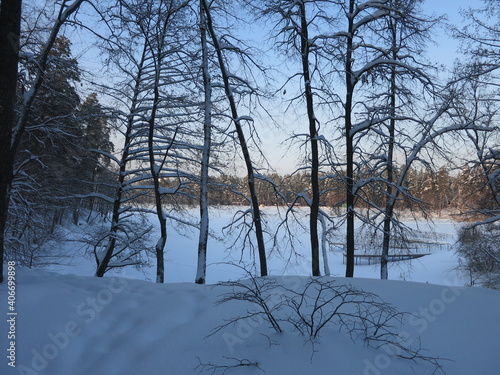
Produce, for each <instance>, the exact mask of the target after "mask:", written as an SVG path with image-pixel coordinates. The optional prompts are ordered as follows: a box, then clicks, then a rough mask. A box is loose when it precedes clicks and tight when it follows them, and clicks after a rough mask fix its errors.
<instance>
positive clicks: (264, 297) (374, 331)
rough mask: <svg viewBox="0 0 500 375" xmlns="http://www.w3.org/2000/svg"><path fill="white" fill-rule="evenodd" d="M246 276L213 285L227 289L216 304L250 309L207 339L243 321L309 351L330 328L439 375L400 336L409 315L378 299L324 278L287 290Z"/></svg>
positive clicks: (436, 366) (419, 351)
mask: <svg viewBox="0 0 500 375" xmlns="http://www.w3.org/2000/svg"><path fill="white" fill-rule="evenodd" d="M245 271H246V270H245ZM246 273H247V275H248V277H249V278H248V279H247V280H238V281H229V282H222V283H219V284H217V285H218V286H225V287H231V288H232V290H231V291H230V292H228V293H224V294H223V295H222V296H221V298H220V299H219V300H218V301H217V304H222V303H227V302H230V301H246V302H249V303H250V304H251V305H252V307H253V308H252V309H248V310H247V311H246V313H245V314H242V315H240V316H237V317H232V318H229V319H228V320H226V321H225V323H224V324H222V325H220V326H218V327H216V328H215V329H213V330H212V332H211V333H210V335H209V336H212V335H214V334H215V333H217V332H219V331H221V330H222V329H224V328H226V327H228V326H230V325H234V324H236V323H237V322H239V321H241V320H244V319H253V320H254V321H255V320H257V319H261V320H262V319H263V320H265V321H267V322H268V323H270V326H271V328H273V330H274V331H275V332H277V333H282V332H285V333H286V332H288V331H290V332H298V333H299V334H300V335H302V336H304V337H306V338H307V339H308V340H310V342H311V343H312V344H313V351H315V350H316V349H315V345H316V343H318V341H319V339H320V335H321V334H323V333H326V331H328V328H334V329H336V330H338V331H342V332H346V333H347V334H348V335H349V336H350V337H351V339H352V340H353V342H356V341H358V340H359V339H361V340H363V341H364V342H365V343H366V344H367V345H368V346H371V347H373V348H375V349H384V350H385V351H386V352H390V353H393V354H394V356H395V357H398V358H402V359H406V360H411V361H415V362H419V361H420V362H426V363H429V364H431V365H432V366H433V367H434V372H433V373H436V372H437V371H441V372H442V373H444V371H443V370H442V365H441V363H440V360H441V359H440V358H438V357H433V356H428V355H426V354H425V350H424V349H422V347H421V346H420V342H419V343H418V346H412V345H410V342H409V341H408V340H407V339H406V338H405V337H404V336H402V335H400V332H402V327H403V322H404V320H405V318H406V317H407V315H409V314H407V313H403V312H399V311H398V310H397V309H396V308H395V307H394V306H392V305H391V304H390V303H387V302H385V301H384V300H382V299H381V298H380V297H379V296H378V295H376V294H374V293H371V292H366V291H364V290H362V289H360V288H358V287H355V286H352V285H350V284H340V283H338V282H337V281H336V280H333V279H331V278H328V277H312V278H309V279H307V281H306V282H305V283H304V284H303V286H302V287H298V288H288V287H285V286H284V285H282V284H281V283H279V279H274V278H268V277H265V278H261V277H255V276H252V275H251V274H250V272H248V271H246ZM301 284H302V283H301ZM288 327H290V329H287V328H288Z"/></svg>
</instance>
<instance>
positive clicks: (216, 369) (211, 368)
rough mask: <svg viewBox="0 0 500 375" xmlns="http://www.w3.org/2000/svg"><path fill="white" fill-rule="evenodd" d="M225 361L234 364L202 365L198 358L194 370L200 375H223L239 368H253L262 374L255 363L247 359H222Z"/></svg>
mask: <svg viewBox="0 0 500 375" xmlns="http://www.w3.org/2000/svg"><path fill="white" fill-rule="evenodd" d="M224 359H226V360H230V361H233V362H234V363H232V364H228V365H216V364H212V363H210V362H209V363H202V362H201V360H200V358H198V362H200V364H199V365H198V366H196V370H198V372H199V373H202V372H204V371H207V372H210V374H211V375H214V374H217V373H220V374H221V375H224V374H225V373H226V372H228V371H230V370H234V369H237V368H239V367H254V368H257V369H259V370H260V371H262V372H264V370H262V369H261V368H260V367H259V364H258V363H257V362H252V361H250V360H248V359H238V358H229V357H224Z"/></svg>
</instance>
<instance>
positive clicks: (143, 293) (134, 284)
mask: <svg viewBox="0 0 500 375" xmlns="http://www.w3.org/2000/svg"><path fill="white" fill-rule="evenodd" d="M226 222H227V213H218V214H217V215H215V216H214V217H213V218H212V227H213V228H214V230H218V229H220V228H221V227H222V226H224V225H225V224H226ZM435 229H436V231H437V232H441V233H443V234H451V235H453V233H454V227H453V224H452V223H451V222H449V221H437V222H436V228H435ZM298 233H299V234H300V231H298ZM301 235H302V241H303V246H304V248H306V249H307V235H305V234H304V233H302V234H301ZM226 237H227V238H228V237H230V236H229V235H227V236H226ZM299 237H300V236H299ZM442 238H448V239H449V241H450V243H453V241H454V239H453V236H450V237H447V236H442ZM195 244H196V236H192V238H189V237H185V236H179V235H176V234H175V233H174V232H172V231H171V233H170V237H169V245H167V246H168V252H167V258H168V259H167V263H166V279H167V283H166V284H163V285H158V284H154V283H152V282H149V281H144V280H138V279H141V278H142V279H144V278H145V277H150V278H151V279H153V276H152V275H153V274H154V272H153V271H152V270H151V271H149V270H148V271H147V272H146V273H145V274H143V273H141V272H138V271H135V270H133V269H126V270H124V271H123V272H122V273H121V274H120V275H109V276H107V277H104V278H102V279H99V278H95V277H91V276H83V275H91V274H92V271H93V268H92V267H93V263H92V261H91V259H87V260H86V259H84V258H82V257H81V254H79V253H78V251H81V250H79V249H78V248H76V247H75V250H74V251H75V257H74V259H73V267H59V269H58V270H57V271H58V273H49V272H46V271H41V270H28V269H22V268H20V267H16V270H15V272H16V275H15V279H16V295H15V305H14V307H15V312H16V313H17V315H7V314H8V307H9V306H12V305H9V304H8V300H7V285H6V284H2V285H0V296H1V298H0V306H1V307H0V311H2V313H3V315H4V318H3V319H1V320H0V347H1V348H2V350H3V352H4V355H3V356H2V359H0V374H2V375H3V374H6V375H10V374H30V375H33V374H34V375H39V374H44V375H68V374H69V375H115V374H116V375H118V374H124V375H125V374H130V375H138V374H147V375H166V374H168V375H187V374H198V373H200V374H222V373H224V370H227V371H226V372H225V374H228V375H229V374H236V375H238V374H262V373H265V374H273V375H285V374H286V375H295V374H297V375H304V374H307V375H308V374H318V375H323V374H325V375H326V374H328V375H329V374H338V375H354V374H355V375H365V374H367V375H376V374H384V375H404V374H417V375H420V374H422V375H423V374H430V373H432V371H433V367H432V366H430V365H429V364H428V363H425V362H421V361H410V360H403V359H401V358H398V357H396V356H395V355H394V353H395V351H394V350H391V348H390V347H386V348H385V349H384V348H381V349H375V348H373V347H369V346H367V345H366V344H365V342H364V341H363V340H362V338H361V337H359V338H357V339H354V340H353V339H352V338H351V337H350V336H349V335H348V334H347V333H346V332H345V331H339V329H338V326H335V325H331V326H327V327H326V328H325V329H324V331H322V334H321V336H320V338H319V340H318V341H317V342H315V343H314V346H313V345H312V343H311V342H310V341H309V340H308V339H307V337H304V336H300V335H298V334H297V333H296V332H294V331H293V329H291V327H287V328H286V329H285V332H283V333H281V334H278V333H275V332H274V331H273V330H272V329H271V328H270V327H269V324H268V323H266V322H262V321H261V320H257V321H252V320H250V319H245V320H241V321H239V322H238V323H236V324H235V325H229V326H228V327H226V328H224V329H222V330H220V331H219V332H217V333H216V334H214V335H212V336H210V337H208V338H206V336H207V335H208V334H209V333H210V332H211V331H212V330H213V329H214V328H216V327H217V326H220V325H222V324H224V323H225V319H230V318H235V317H238V316H243V315H244V314H246V312H247V311H248V309H251V308H252V306H251V305H250V304H249V303H247V302H244V301H237V302H236V301H231V302H228V303H225V304H221V305H217V304H216V303H215V302H216V301H217V300H218V299H219V298H220V296H221V294H223V293H225V292H228V291H230V290H231V289H230V288H229V287H222V286H217V287H214V286H210V285H208V286H201V285H196V284H194V283H192V280H193V279H194V275H195V269H196V254H195V253H196V246H195ZM211 245H212V246H211V248H210V249H211V252H210V253H209V262H210V263H212V265H211V266H210V267H209V269H208V281H209V282H211V283H213V282H215V281H218V280H225V279H230V278H235V277H238V276H239V275H240V271H241V270H239V269H238V268H237V267H234V266H229V265H227V264H214V263H218V262H227V261H228V260H229V261H235V260H238V259H239V252H238V253H236V252H234V253H231V252H230V251H228V250H227V249H226V247H225V245H224V244H223V243H219V242H217V241H215V240H212V243H211ZM303 255H304V258H305V260H303V264H300V261H299V263H298V264H288V265H286V263H285V262H284V260H283V259H282V258H281V257H278V256H274V257H272V258H271V261H270V270H271V274H272V275H273V276H272V277H276V281H277V283H278V284H281V285H285V286H287V287H289V288H292V289H294V290H301V288H302V287H303V285H304V283H305V282H306V281H307V275H308V274H309V268H310V267H309V264H308V263H307V257H308V254H307V251H304V252H303ZM244 259H246V260H248V257H246V256H245V257H244ZM329 262H330V268H331V270H332V274H334V276H335V277H333V279H334V280H336V282H337V283H338V284H339V285H340V284H345V283H351V284H352V285H353V286H355V287H359V288H362V289H363V290H365V291H369V292H373V293H376V294H378V295H379V296H380V297H381V298H382V299H383V300H385V301H386V302H388V303H391V304H393V305H394V306H395V307H396V308H397V309H398V310H399V311H401V312H408V313H411V314H413V315H408V316H406V318H405V319H404V324H403V326H397V327H395V328H394V330H393V331H394V333H395V334H396V335H397V337H401V338H405V340H406V343H411V344H412V346H413V347H418V346H419V345H421V347H422V348H424V349H426V350H428V351H426V352H422V353H424V354H425V355H429V356H432V357H440V358H443V359H442V360H441V364H442V365H443V370H444V372H445V373H446V374H449V375H475V374H481V375H497V374H499V369H500V356H499V355H498V348H500V335H499V327H500V314H499V311H500V292H498V291H492V290H487V289H482V288H468V287H462V286H459V285H463V284H464V283H465V281H466V280H464V279H462V278H461V277H459V274H458V273H457V272H456V271H455V270H454V269H455V267H456V266H457V260H456V258H455V256H454V252H453V251H446V250H441V251H438V252H435V253H433V254H432V255H428V256H425V257H423V258H420V259H419V260H417V261H415V260H414V261H412V262H411V266H409V263H408V262H401V263H398V264H396V263H393V264H392V265H391V268H390V270H389V272H390V276H391V278H392V279H393V280H390V281H382V280H376V279H377V278H378V272H379V270H378V267H377V266H376V265H375V266H374V265H359V266H357V267H356V269H355V274H356V276H357V277H356V278H354V279H350V280H347V279H344V278H342V277H339V276H338V275H342V274H343V273H344V268H343V267H344V266H343V265H342V255H341V250H335V251H334V252H333V253H331V254H329ZM54 270H55V268H54ZM68 273H74V274H76V275H70V274H68ZM295 275H297V276H295ZM403 280H406V281H403ZM409 280H411V281H419V282H409ZM427 283H429V284H427ZM270 293H275V294H276V295H279V293H280V290H278V289H276V290H273V291H271V292H270ZM272 301H273V299H271V302H272ZM278 314H279V312H278ZM13 317H15V319H12V318H13ZM9 319H10V321H8V320H9ZM9 332H10V334H11V337H12V334H15V338H9V337H8V336H9ZM10 341H12V342H13V343H14V345H13V346H14V348H13V347H12V345H11V342H10ZM9 349H10V350H9ZM6 353H7V354H6ZM9 354H15V358H14V357H12V358H10V359H9V358H8V356H9ZM13 359H15V366H16V367H15V368H14V367H11V366H9V365H8V364H9V362H11V363H12V360H13ZM238 361H243V362H238ZM246 361H248V363H254V364H256V365H258V367H259V368H257V367H254V366H240V367H229V368H226V367H224V366H234V365H235V364H237V363H243V364H244V363H247V362H246ZM200 364H204V365H205V367H203V366H200ZM214 366H215V367H214ZM438 373H440V372H438Z"/></svg>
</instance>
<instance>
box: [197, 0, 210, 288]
mask: <svg viewBox="0 0 500 375" xmlns="http://www.w3.org/2000/svg"><path fill="white" fill-rule="evenodd" d="M202 1H203V0H200V37H201V53H202V75H203V87H204V94H205V99H204V103H205V106H204V119H203V151H202V155H201V172H200V236H199V240H198V267H197V269H196V278H195V282H196V283H197V284H205V282H206V275H207V244H208V231H209V216H208V169H209V165H210V148H211V142H212V82H211V78H210V72H209V70H208V43H207V25H206V17H205V13H204V11H203V3H202Z"/></svg>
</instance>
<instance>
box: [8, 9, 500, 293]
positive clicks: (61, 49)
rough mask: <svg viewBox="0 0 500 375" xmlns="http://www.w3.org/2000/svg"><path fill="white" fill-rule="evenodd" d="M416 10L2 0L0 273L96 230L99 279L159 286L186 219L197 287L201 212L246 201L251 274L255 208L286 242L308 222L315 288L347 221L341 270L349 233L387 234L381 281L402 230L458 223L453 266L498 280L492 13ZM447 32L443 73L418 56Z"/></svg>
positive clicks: (262, 268)
mask: <svg viewBox="0 0 500 375" xmlns="http://www.w3.org/2000/svg"><path fill="white" fill-rule="evenodd" d="M423 3H424V2H423V1H422V0H314V1H312V0H301V1H290V0H269V1H248V0H233V1H219V0H212V1H209V0H105V1H99V2H97V1H92V0H58V1H50V0H37V1H30V2H23V3H22V4H21V1H19V0H2V1H1V2H0V7H1V8H0V71H1V72H2V74H1V75H0V280H3V267H4V266H3V264H4V262H5V261H10V260H16V261H18V262H19V263H21V264H23V263H24V264H26V263H27V260H26V259H28V258H29V257H28V258H26V256H25V254H33V253H34V252H37V251H42V250H43V248H44V246H45V244H46V243H47V241H49V240H50V239H51V238H52V236H53V234H54V233H55V232H56V231H57V228H58V227H61V226H65V225H67V224H68V223H70V224H75V225H80V223H85V222H87V223H90V222H93V223H95V222H99V225H100V226H101V228H102V230H101V231H100V232H99V233H96V235H95V236H94V237H93V242H89V243H88V248H89V249H90V250H89V251H90V252H91V253H92V254H93V257H94V259H95V275H96V276H98V277H102V276H104V275H105V274H106V272H108V271H110V270H112V269H116V268H121V267H127V266H132V265H134V266H136V265H137V264H139V263H140V262H141V260H140V259H141V255H140V254H141V252H143V251H146V250H147V251H152V252H153V253H154V256H155V267H156V281H157V282H158V283H163V282H164V275H165V261H166V260H165V248H166V244H167V241H168V238H169V237H168V234H169V232H170V231H173V230H175V226H176V225H177V224H182V225H188V226H190V227H192V228H195V229H196V233H197V234H196V235H197V236H199V240H198V241H197V242H198V247H197V248H196V249H190V251H193V252H196V253H197V254H198V257H197V272H196V275H193V280H194V281H195V282H196V283H199V284H204V283H205V280H206V268H207V264H206V262H207V260H206V259H207V252H210V246H209V243H210V242H209V237H210V219H209V213H210V210H211V209H212V208H213V207H215V206H221V205H223V206H238V207H239V211H238V212H239V213H240V214H237V215H235V216H233V218H232V222H231V223H230V224H229V225H230V226H231V227H233V228H237V230H238V231H239V233H240V240H241V246H242V247H251V249H252V250H253V251H255V254H256V270H257V273H258V275H259V276H266V275H268V272H269V271H268V267H267V260H268V256H269V251H270V249H269V247H270V245H269V241H267V240H266V239H265V238H266V235H265V233H268V232H269V230H268V228H266V222H265V220H264V219H263V217H264V216H265V213H264V212H262V211H263V207H265V206H276V207H278V208H279V210H280V212H281V215H280V217H281V220H282V221H281V223H280V224H279V226H280V227H282V228H285V231H286V228H287V227H288V225H289V224H290V223H291V222H292V221H293V220H296V218H295V212H296V210H297V209H298V207H301V208H306V209H307V210H308V219H307V228H305V229H306V230H307V232H308V238H309V244H308V245H307V246H309V247H310V252H311V264H310V274H311V275H312V276H320V274H321V269H320V259H321V239H322V236H324V235H325V233H326V230H327V228H328V227H329V226H333V225H335V226H337V227H338V226H339V223H342V228H344V229H343V230H344V233H343V239H342V243H343V244H344V245H345V251H346V265H345V276H346V277H353V276H354V268H355V257H354V255H355V248H356V242H357V240H358V238H357V237H356V234H355V222H357V221H360V222H363V223H364V224H365V225H367V226H368V227H370V228H371V230H372V231H373V232H374V233H376V234H377V235H380V237H381V238H382V241H381V244H380V248H379V254H380V257H381V265H380V277H381V278H382V279H387V278H388V267H387V265H388V262H389V258H390V255H391V251H392V249H391V243H392V242H391V241H393V240H394V237H395V236H396V235H397V234H399V233H401V232H402V231H404V230H406V228H405V225H404V223H403V217H407V216H408V215H412V216H413V217H419V218H421V217H423V218H426V219H427V218H432V217H436V216H441V215H444V216H447V217H451V218H453V220H457V221H461V222H465V223H467V224H466V226H465V229H464V230H463V232H461V234H460V241H461V251H462V254H463V256H464V257H465V258H466V259H467V260H468V261H469V262H470V264H471V267H476V266H479V267H489V268H488V270H489V271H488V272H490V273H491V274H493V275H496V276H494V280H496V281H494V282H492V283H491V285H495V283H496V282H497V281H498V279H499V278H498V277H497V276H498V275H500V261H499V259H500V247H499V244H500V241H499V238H498V233H499V232H500V229H499V226H500V224H499V222H500V131H499V122H498V120H499V118H498V116H499V114H498V111H499V109H500V107H499V100H498V99H499V96H498V85H499V84H500V81H499V77H498V74H499V73H500V28H499V25H500V3H498V2H497V1H493V0H486V1H484V2H483V7H482V8H479V9H464V10H463V17H464V19H465V20H466V23H465V24H464V25H460V26H458V25H453V24H450V23H448V21H447V19H446V17H445V16H444V15H432V14H431V15H430V14H426V13H425V12H424V11H423ZM443 29H445V30H446V32H447V33H448V36H449V38H454V39H456V40H457V41H458V42H459V46H460V47H459V48H460V55H461V59H459V60H457V61H456V62H455V63H454V65H453V66H452V67H443V66H440V65H438V64H436V63H435V62H433V61H432V60H431V58H430V57H429V56H428V54H427V49H428V47H429V44H430V43H432V42H433V38H434V36H435V35H436V34H437V33H438V32H441V31H442V30H443ZM440 30H441V31H440ZM269 145H272V146H269ZM279 150H285V151H284V156H283V157H282V159H281V160H282V161H281V162H275V161H274V160H275V159H274V157H269V155H270V154H273V152H274V153H278V152H282V151H279ZM280 164H286V165H287V168H288V167H289V166H292V167H291V168H292V171H291V172H290V171H283V169H282V168H281V165H280ZM240 206H242V207H243V209H240V208H241V207H240ZM185 207H196V208H197V209H198V210H199V217H198V218H196V220H194V219H193V218H192V217H187V216H186V215H185V213H184V212H185V211H184V208H185ZM145 214H148V215H150V216H149V217H154V218H155V221H156V223H155V225H157V227H158V233H157V238H154V239H152V240H151V241H152V242H151V243H144V241H143V240H144V238H146V237H145V234H146V231H147V228H148V224H147V223H146V222H145V221H144V220H145V219H144V215H145ZM275 240H276V239H275ZM478 241H482V242H481V243H480V244H479V243H478ZM485 264H486V265H485ZM30 266H31V265H30ZM34 266H36V265H34ZM490 281H491V280H490Z"/></svg>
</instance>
